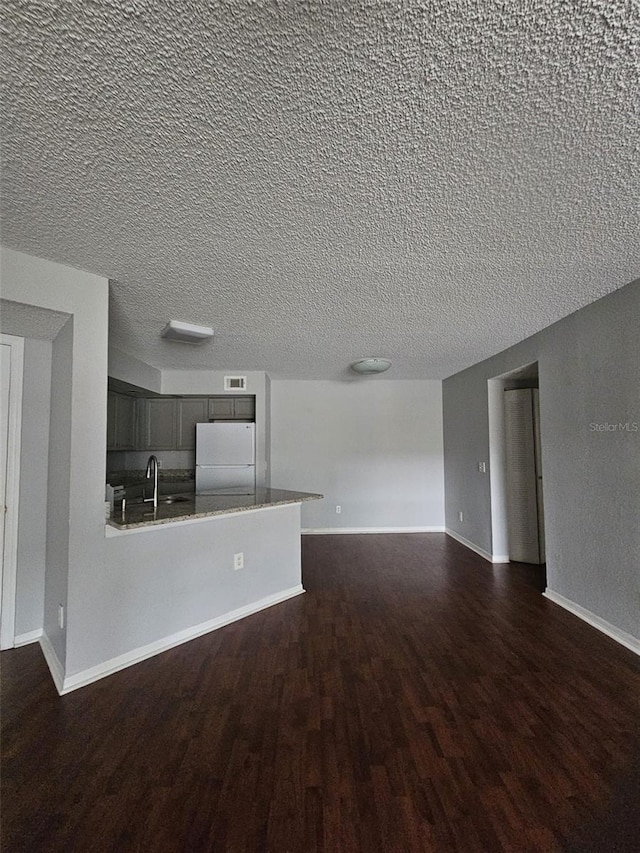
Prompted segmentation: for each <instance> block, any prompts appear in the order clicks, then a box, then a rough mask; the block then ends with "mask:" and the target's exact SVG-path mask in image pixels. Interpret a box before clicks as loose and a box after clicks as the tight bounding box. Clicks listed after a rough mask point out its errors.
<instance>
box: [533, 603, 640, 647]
mask: <svg viewBox="0 0 640 853" xmlns="http://www.w3.org/2000/svg"><path fill="white" fill-rule="evenodd" d="M543 595H544V597H545V598H548V599H549V601H553V603H554V604H558V605H559V606H560V607H564V609H565V610H568V611H569V612H570V613H573V615H574V616H577V617H578V618H579V619H582V620H583V621H584V622H588V624H589V625H591V626H592V627H593V628H597V629H598V631H602V633H603V634H606V635H607V637H611V639H612V640H615V641H616V642H617V643H620V645H621V646H625V647H626V648H627V649H630V650H631V651H632V652H635V653H636V654H637V655H640V640H639V639H638V638H637V637H634V636H632V635H631V634H627V633H626V631H621V630H620V629H619V628H616V626H615V625H612V624H611V623H610V622H607V621H605V620H604V619H601V618H600V617H599V616H596V614H595V613H592V612H591V611H590V610H587V609H586V608H584V607H580V605H579V604H576V603H575V602H574V601H571V600H570V599H569V598H565V597H564V595H560V593H559V592H554V591H553V590H552V589H549V587H547V589H546V590H545V592H544V593H543Z"/></svg>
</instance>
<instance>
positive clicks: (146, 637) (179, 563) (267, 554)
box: [66, 504, 300, 677]
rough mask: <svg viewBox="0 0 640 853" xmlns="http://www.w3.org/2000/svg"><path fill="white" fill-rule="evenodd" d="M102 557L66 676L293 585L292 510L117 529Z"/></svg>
mask: <svg viewBox="0 0 640 853" xmlns="http://www.w3.org/2000/svg"><path fill="white" fill-rule="evenodd" d="M239 552H242V553H243V554H244V568H243V569H242V570H240V571H234V569H233V555H234V554H237V553H239ZM105 556H106V560H105V567H104V573H103V576H102V577H100V578H96V581H95V583H94V585H93V587H92V588H91V589H90V590H87V597H86V600H85V606H84V608H83V609H82V611H81V612H78V614H77V616H76V627H77V629H78V631H79V632H80V634H81V635H82V636H83V637H84V642H83V644H82V648H81V649H79V650H78V653H77V654H76V655H75V656H74V661H73V665H72V666H70V667H69V668H68V670H67V673H66V674H67V677H69V676H72V675H73V674H74V673H77V672H80V671H84V670H87V669H91V668H92V667H94V666H100V665H103V664H104V663H105V661H109V660H112V659H113V658H116V657H119V656H120V655H125V654H130V653H131V652H132V651H134V650H136V649H140V648H141V647H145V646H148V645H150V644H152V643H161V642H162V641H163V640H165V639H166V638H168V637H171V636H173V635H175V634H177V633H180V632H181V631H185V630H188V629H191V628H193V627H194V626H198V625H200V624H202V623H204V622H207V621H209V620H212V619H215V618H218V617H222V616H224V615H225V614H227V613H229V612H231V611H233V610H236V609H238V608H242V607H247V606H251V605H252V604H254V603H255V602H257V601H260V600H261V599H263V598H267V597H269V596H272V595H278V594H282V593H283V592H285V591H287V590H291V589H293V588H296V587H299V585H300V513H299V507H298V506H297V505H295V504H292V505H291V506H282V507H277V508H274V509H269V510H262V511H258V512H250V513H238V514H237V515H222V516H218V517H215V518H211V519H208V520H206V521H196V522H193V523H187V524H182V525H181V524H177V525H171V526H170V527H167V526H164V525H159V526H158V527H155V528H154V529H153V530H148V529H147V530H143V531H140V530H138V531H135V532H129V533H123V534H120V535H117V534H116V535H115V536H109V537H108V538H107V539H106V540H105Z"/></svg>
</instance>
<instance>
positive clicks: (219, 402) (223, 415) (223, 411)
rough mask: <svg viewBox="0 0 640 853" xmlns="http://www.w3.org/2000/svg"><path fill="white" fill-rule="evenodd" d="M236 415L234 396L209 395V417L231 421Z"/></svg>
mask: <svg viewBox="0 0 640 853" xmlns="http://www.w3.org/2000/svg"><path fill="white" fill-rule="evenodd" d="M234 417H235V415H234V406H233V397H209V418H210V419H212V418H213V419H215V420H228V421H231V420H233V419H234Z"/></svg>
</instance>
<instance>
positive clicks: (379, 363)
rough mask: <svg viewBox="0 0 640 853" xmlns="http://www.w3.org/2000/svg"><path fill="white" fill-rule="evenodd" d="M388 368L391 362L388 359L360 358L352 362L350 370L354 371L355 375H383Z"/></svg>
mask: <svg viewBox="0 0 640 853" xmlns="http://www.w3.org/2000/svg"><path fill="white" fill-rule="evenodd" d="M390 367H391V362H390V361H389V359H388V358H361V359H359V360H358V361H354V362H353V364H352V365H351V370H354V371H355V372H356V373H362V374H371V373H384V372H385V370H389V368H390Z"/></svg>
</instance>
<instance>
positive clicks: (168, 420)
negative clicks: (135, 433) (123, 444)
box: [140, 397, 178, 450]
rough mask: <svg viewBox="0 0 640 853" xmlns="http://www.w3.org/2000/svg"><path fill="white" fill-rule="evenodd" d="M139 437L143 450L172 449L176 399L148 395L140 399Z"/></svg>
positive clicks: (176, 406) (174, 439)
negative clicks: (144, 398)
mask: <svg viewBox="0 0 640 853" xmlns="http://www.w3.org/2000/svg"><path fill="white" fill-rule="evenodd" d="M140 402H141V403H142V406H141V413H142V416H141V418H140V438H141V443H142V449H143V450H174V449H175V447H176V433H177V429H176V415H177V409H178V405H177V404H178V400H176V399H175V398H174V397H149V398H147V399H146V400H141V401H140Z"/></svg>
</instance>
